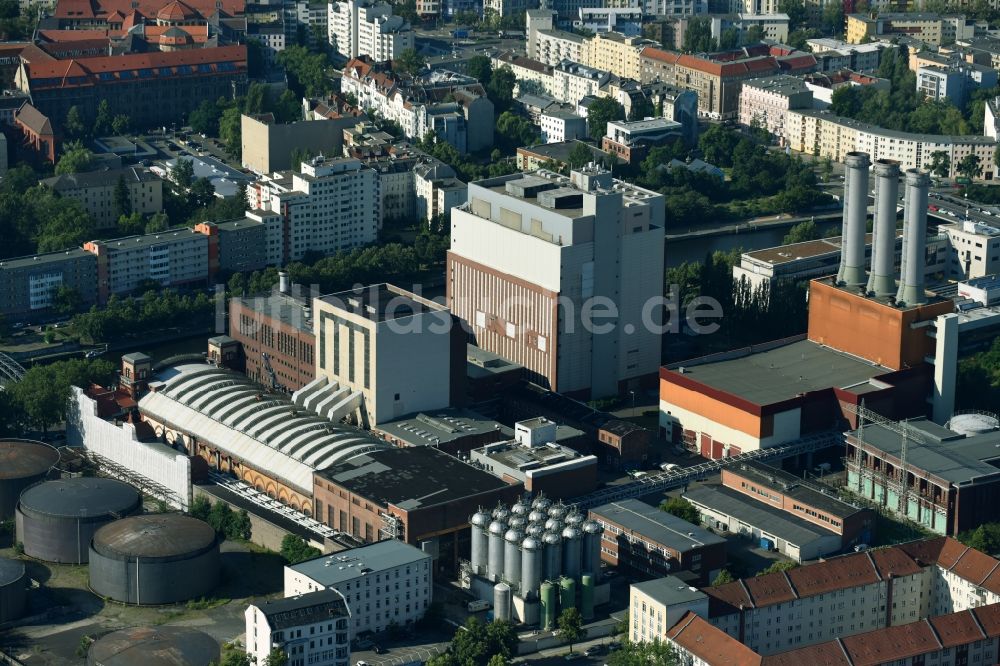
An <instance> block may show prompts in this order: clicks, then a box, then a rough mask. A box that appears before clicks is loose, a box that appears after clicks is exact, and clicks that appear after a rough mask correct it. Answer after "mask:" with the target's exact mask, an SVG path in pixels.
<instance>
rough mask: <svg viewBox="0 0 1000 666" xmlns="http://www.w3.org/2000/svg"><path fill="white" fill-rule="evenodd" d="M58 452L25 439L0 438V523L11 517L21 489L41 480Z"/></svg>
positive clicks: (54, 461) (56, 457)
mask: <svg viewBox="0 0 1000 666" xmlns="http://www.w3.org/2000/svg"><path fill="white" fill-rule="evenodd" d="M57 462H59V452H58V451H56V450H55V449H54V448H53V447H51V446H49V445H48V444H43V443H41V442H35V441H32V440H29V439H0V520H7V519H8V518H13V517H14V509H15V508H16V507H17V500H18V498H19V497H20V496H21V493H22V492H24V489H25V488H27V487H28V486H30V485H32V484H33V483H38V482H39V481H42V480H44V479H45V475H46V474H48V473H49V470H50V469H52V466H53V465H55V464H56V463H57Z"/></svg>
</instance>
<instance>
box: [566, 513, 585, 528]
mask: <svg viewBox="0 0 1000 666" xmlns="http://www.w3.org/2000/svg"><path fill="white" fill-rule="evenodd" d="M586 519H587V517H586V516H585V515H583V514H582V513H580V512H579V511H575V510H574V511H570V512H569V513H567V514H566V517H565V518H563V522H564V523H566V524H567V525H575V526H577V527H579V526H580V525H581V524H583V521H585V520H586Z"/></svg>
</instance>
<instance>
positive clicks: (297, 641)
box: [244, 590, 351, 666]
mask: <svg viewBox="0 0 1000 666" xmlns="http://www.w3.org/2000/svg"><path fill="white" fill-rule="evenodd" d="M244 615H245V619H246V646H247V655H248V656H249V657H250V658H251V659H253V660H254V663H257V664H264V663H266V661H267V659H268V658H269V657H270V656H271V653H272V651H273V650H275V649H278V650H280V651H281V652H283V653H284V654H285V656H286V657H287V658H288V664H289V665H290V666H295V665H296V664H313V665H314V666H347V665H348V664H349V663H350V661H351V612H350V610H349V609H348V607H347V602H346V601H345V600H344V597H343V595H341V594H340V593H339V592H337V591H335V590H319V591H316V592H309V593H308V594H302V595H296V596H294V597H288V598H285V599H275V600H273V601H262V602H260V603H256V604H250V605H249V606H248V607H247V610H246V612H245V614H244Z"/></svg>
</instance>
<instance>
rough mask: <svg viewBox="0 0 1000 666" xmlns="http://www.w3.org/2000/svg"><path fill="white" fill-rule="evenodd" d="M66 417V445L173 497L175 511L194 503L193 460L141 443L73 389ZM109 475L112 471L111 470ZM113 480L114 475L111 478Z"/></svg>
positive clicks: (129, 428)
mask: <svg viewBox="0 0 1000 666" xmlns="http://www.w3.org/2000/svg"><path fill="white" fill-rule="evenodd" d="M69 403H70V404H69V410H68V414H67V417H66V442H67V444H69V445H70V446H82V447H84V448H86V449H87V450H88V451H92V452H93V453H96V454H98V455H100V456H102V457H104V458H107V459H108V460H111V461H112V462H114V463H117V464H118V465H121V466H122V467H125V468H127V469H130V470H132V471H133V472H134V473H135V474H138V475H141V476H144V477H146V478H147V479H149V480H151V481H154V482H156V483H158V484H160V485H161V486H164V487H166V488H167V489H169V490H170V491H172V492H173V493H174V496H175V498H176V501H170V502H168V504H171V505H172V506H173V507H174V508H178V509H181V510H183V511H186V510H187V509H188V506H189V505H190V503H191V460H190V459H188V457H187V456H186V455H184V454H183V453H179V452H177V451H174V450H173V449H171V448H170V447H169V446H166V445H164V444H156V443H144V442H140V441H139V439H138V437H137V436H136V433H135V426H133V425H132V424H131V423H122V424H120V425H117V424H115V423H113V422H110V421H105V420H104V419H102V418H100V417H99V416H98V415H97V402H96V401H94V400H93V399H91V398H89V397H87V395H86V394H85V393H84V392H83V390H82V389H80V388H77V387H75V386H74V387H73V393H72V396H71V397H70V401H69ZM108 471H110V470H108ZM112 476H113V475H112Z"/></svg>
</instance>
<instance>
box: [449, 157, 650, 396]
mask: <svg viewBox="0 0 1000 666" xmlns="http://www.w3.org/2000/svg"><path fill="white" fill-rule="evenodd" d="M663 214H664V213H663V208H662V199H661V195H659V194H657V193H655V192H652V191H649V190H645V189H642V188H639V187H635V186H633V185H630V184H628V183H624V182H622V181H617V180H614V179H612V177H611V173H610V172H608V171H606V170H604V169H602V168H600V167H588V168H583V169H580V170H577V171H573V172H572V174H571V176H570V177H565V176H561V175H559V174H556V173H552V172H549V171H544V170H541V171H536V172H533V173H530V174H512V175H509V176H503V177H500V178H489V179H486V180H482V181H478V182H475V183H470V184H469V201H468V203H467V204H465V205H464V206H461V207H459V208H456V209H454V210H453V211H452V216H451V223H452V227H451V250H450V252H449V253H448V270H447V274H448V296H447V299H448V304H449V307H450V308H451V310H452V312H453V313H454V314H455V315H456V316H458V317H460V318H461V319H463V320H464V321H465V322H466V324H467V326H468V327H469V328H470V329H471V335H472V337H473V338H474V339H475V340H476V344H477V345H478V346H479V347H482V348H483V349H486V350H488V351H491V352H494V353H497V354H500V355H501V356H503V357H504V358H508V359H510V360H511V361H513V362H514V363H517V364H520V365H523V366H524V367H525V372H526V373H527V375H528V376H529V377H531V379H532V381H534V382H536V383H539V384H542V385H544V386H546V387H548V388H550V389H552V390H554V391H559V392H562V393H570V394H577V395H584V396H587V395H594V396H601V395H615V394H619V393H620V392H622V391H627V390H630V387H635V386H639V385H640V384H641V383H642V382H645V381H646V380H647V378H650V377H653V376H655V372H656V367H657V365H658V362H659V356H660V351H659V335H658V334H657V333H656V332H655V331H653V330H650V327H649V326H647V325H645V324H644V322H643V318H642V312H643V307H644V306H645V305H647V304H648V303H649V302H650V301H651V299H654V298H656V297H658V296H660V295H661V293H662V286H661V284H660V282H661V280H660V279H659V278H658V277H657V276H661V275H662V271H663V234H664V218H663ZM594 298H600V299H602V301H603V299H610V301H611V302H613V303H615V304H616V308H617V318H615V319H614V324H613V325H612V326H611V327H610V329H611V330H608V329H607V328H604V327H602V329H601V333H596V332H595V329H594V328H593V327H591V326H583V325H581V321H580V318H581V317H582V316H583V315H582V311H583V309H584V308H585V307H589V306H587V305H586V304H587V303H592V302H593V301H592V299H594ZM654 319H655V317H654ZM588 329H589V330H588Z"/></svg>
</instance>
